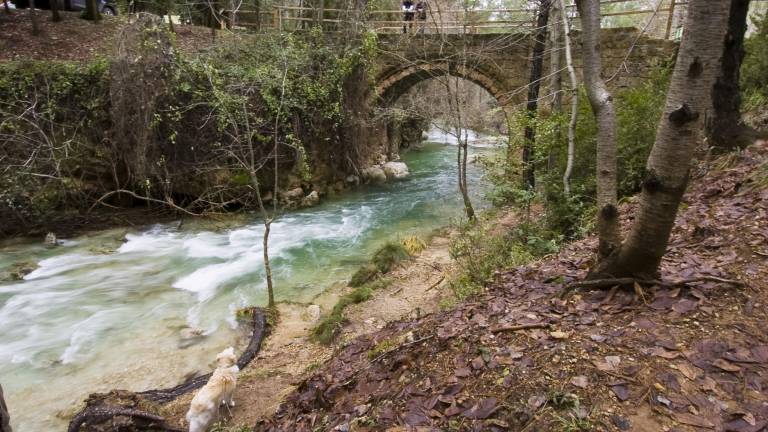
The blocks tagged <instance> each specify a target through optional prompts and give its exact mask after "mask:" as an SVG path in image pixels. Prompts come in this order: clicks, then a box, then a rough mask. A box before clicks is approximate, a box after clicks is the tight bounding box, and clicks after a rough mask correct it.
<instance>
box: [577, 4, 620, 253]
mask: <svg viewBox="0 0 768 432" xmlns="http://www.w3.org/2000/svg"><path fill="white" fill-rule="evenodd" d="M576 7H577V8H578V10H579V16H580V17H581V28H582V37H583V40H582V45H583V46H582V52H583V59H584V60H583V64H584V83H585V85H586V88H587V95H588V96H589V103H590V105H591V106H592V112H593V113H594V114H595V119H596V121H597V156H596V161H597V173H596V178H597V233H598V237H599V240H600V241H599V245H598V250H597V253H598V259H603V258H605V257H607V256H608V255H610V254H611V252H613V251H614V250H616V249H617V248H618V247H619V245H620V244H621V232H620V231H619V211H618V208H617V207H616V200H617V198H616V113H615V111H614V108H613V97H612V96H611V93H610V92H609V91H608V88H607V87H606V85H605V81H604V80H603V78H602V76H601V75H600V74H601V72H602V61H601V59H600V1H599V0H577V1H576Z"/></svg>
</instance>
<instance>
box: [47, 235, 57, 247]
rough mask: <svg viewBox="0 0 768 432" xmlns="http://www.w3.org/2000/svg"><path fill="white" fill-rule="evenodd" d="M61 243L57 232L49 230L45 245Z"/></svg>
mask: <svg viewBox="0 0 768 432" xmlns="http://www.w3.org/2000/svg"><path fill="white" fill-rule="evenodd" d="M58 244H59V241H58V239H56V234H54V233H52V232H49V233H48V234H46V235H45V245H46V246H56V245H58Z"/></svg>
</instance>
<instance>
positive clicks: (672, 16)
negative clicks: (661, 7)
mask: <svg viewBox="0 0 768 432" xmlns="http://www.w3.org/2000/svg"><path fill="white" fill-rule="evenodd" d="M676 2H677V0H670V3H669V14H668V15H667V31H666V32H664V39H669V35H670V34H671V32H672V21H674V20H675V3H676Z"/></svg>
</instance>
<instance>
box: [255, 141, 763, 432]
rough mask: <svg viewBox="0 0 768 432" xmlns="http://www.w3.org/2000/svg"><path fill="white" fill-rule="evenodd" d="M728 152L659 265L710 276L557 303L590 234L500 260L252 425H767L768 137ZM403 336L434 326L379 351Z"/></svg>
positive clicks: (750, 430)
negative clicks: (766, 182) (470, 288)
mask: <svg viewBox="0 0 768 432" xmlns="http://www.w3.org/2000/svg"><path fill="white" fill-rule="evenodd" d="M731 160H732V161H733V162H731V164H730V165H727V164H726V165H725V166H724V167H722V166H720V167H719V168H717V169H711V170H702V171H707V173H706V174H705V175H704V176H703V177H700V178H698V179H695V180H694V181H693V183H692V185H691V188H690V189H689V191H688V192H687V193H686V196H685V199H684V205H683V207H682V209H681V212H680V214H679V215H678V220H677V224H676V226H675V228H674V231H673V235H672V237H671V239H670V244H669V252H668V253H667V255H666V256H665V258H664V261H663V263H662V268H661V275H662V277H663V280H665V281H675V280H683V279H691V278H700V277H702V276H706V277H714V278H711V279H707V280H704V279H701V280H700V281H697V282H690V283H687V284H683V285H676V286H673V287H659V286H650V287H644V289H643V290H644V294H643V295H644V296H645V297H646V301H647V302H646V301H644V300H643V299H642V298H640V296H638V295H637V294H636V293H635V292H634V291H627V292H623V291H619V292H616V293H615V294H614V295H613V296H612V298H610V300H609V301H605V300H606V296H607V295H608V293H607V292H606V291H601V290H594V291H581V292H577V293H575V294H573V295H571V296H569V297H567V298H565V299H561V298H560V293H561V292H562V291H563V289H564V288H565V285H566V284H567V283H569V282H570V281H574V280H580V279H583V278H584V277H585V275H586V271H587V269H588V264H589V262H590V259H591V256H592V251H593V250H594V249H595V246H596V240H595V238H594V237H588V238H585V239H583V240H580V241H577V242H574V243H572V244H570V245H568V246H566V247H564V248H563V249H562V250H561V251H560V252H559V253H558V254H557V255H556V256H553V257H550V258H547V259H544V260H541V261H538V262H535V263H533V264H530V265H527V266H523V267H518V268H513V269H507V270H501V271H499V272H498V274H497V277H496V279H495V280H494V281H493V282H492V283H490V284H489V285H488V287H487V289H486V290H485V292H484V293H482V294H481V295H478V296H476V297H475V298H472V299H470V300H469V301H467V302H465V303H462V304H459V305H457V306H456V307H454V308H453V309H451V310H445V311H441V312H437V313H434V314H430V315H426V316H423V317H421V318H419V319H416V320H411V321H396V322H391V323H389V324H387V325H386V326H385V327H384V328H382V329H381V330H379V331H378V332H375V333H372V334H367V335H362V336H360V337H358V338H356V339H354V340H352V341H350V342H349V343H348V344H347V345H346V346H344V347H341V348H340V349H339V350H338V351H337V353H336V354H335V355H334V356H333V357H332V358H331V359H330V360H329V361H328V362H327V363H326V364H324V365H323V366H322V367H320V368H319V369H317V370H316V371H315V372H314V373H313V374H312V375H311V376H309V377H307V378H306V379H305V380H304V381H302V382H301V383H299V385H298V387H297V388H296V390H295V391H293V392H292V393H291V394H289V395H288V396H287V397H286V399H285V401H284V402H283V404H282V405H281V406H280V407H279V409H278V411H277V413H276V414H275V415H274V416H272V417H271V418H268V419H265V420H262V421H261V422H260V423H259V424H257V425H256V427H255V429H254V430H256V431H314V430H350V431H379V430H389V431H400V430H403V431H404V430H424V431H431V430H461V431H522V430H526V431H549V430H564V429H563V424H564V423H563V422H564V421H566V422H570V423H568V424H571V425H580V426H579V427H588V429H581V430H598V431H624V430H643V431H644V430H659V431H661V430H666V431H704V430H717V431H734V432H759V431H763V430H765V427H766V424H768V334H766V331H765V323H766V319H767V318H768V314H767V312H766V311H767V310H768V307H767V305H768V282H766V281H768V265H767V264H768V262H767V258H766V256H765V255H764V254H762V253H757V252H761V251H766V250H768V191H767V190H765V189H761V188H757V187H754V188H753V187H750V184H749V183H750V181H751V180H750V176H749V174H750V172H751V171H753V170H754V169H755V168H756V167H757V166H759V165H761V164H765V163H768V144H766V142H760V143H758V144H756V145H753V146H752V147H750V148H749V149H747V150H745V151H743V152H742V153H740V154H739V155H738V157H736V158H733V157H732V158H731ZM715 165H717V163H716V162H715V163H711V164H710V165H708V166H715ZM720 165H723V164H720ZM703 167H704V168H706V167H707V166H703ZM715 190H716V191H717V192H716V193H713V192H712V191H715ZM635 205H636V203H632V202H630V203H629V204H628V205H627V206H628V207H629V208H627V207H625V208H624V209H623V212H622V213H623V214H625V215H629V214H630V213H631V209H632V207H633V206H635ZM626 222H627V221H625V224H624V226H628V225H629V224H628V223H626ZM716 278H721V279H736V280H739V281H741V282H743V283H744V286H743V287H734V286H733V285H730V284H726V283H722V282H718V281H717V280H716ZM481 324H482V325H481ZM530 324H533V325H534V327H536V328H531V327H530V326H528V327H525V326H523V325H530ZM515 326H519V327H515ZM520 327H525V328H520ZM494 329H495V330H497V331H493V330H494ZM498 329H501V330H498ZM505 329H515V330H505ZM407 332H412V333H413V334H414V337H415V340H419V339H423V338H427V337H429V336H434V337H432V338H429V339H424V341H423V342H420V343H414V344H410V345H408V346H404V347H402V348H401V349H398V350H394V351H393V352H392V353H390V354H388V355H387V356H385V357H384V358H382V359H381V360H380V361H377V362H375V363H372V362H371V361H370V359H369V358H368V356H367V355H366V353H367V352H368V351H369V350H371V349H372V348H373V347H374V346H376V344H377V343H379V342H381V341H383V340H388V339H392V338H393V337H396V336H397V335H401V334H404V333H407ZM360 406H366V407H369V408H367V409H365V410H361V409H359V407H360ZM356 407H357V408H356ZM568 419H570V420H568ZM568 430H579V429H568Z"/></svg>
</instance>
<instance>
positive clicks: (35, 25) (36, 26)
mask: <svg viewBox="0 0 768 432" xmlns="http://www.w3.org/2000/svg"><path fill="white" fill-rule="evenodd" d="M29 19H30V20H31V21H32V35H33V36H37V35H39V34H40V23H39V22H38V20H37V11H36V10H35V0H29Z"/></svg>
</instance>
